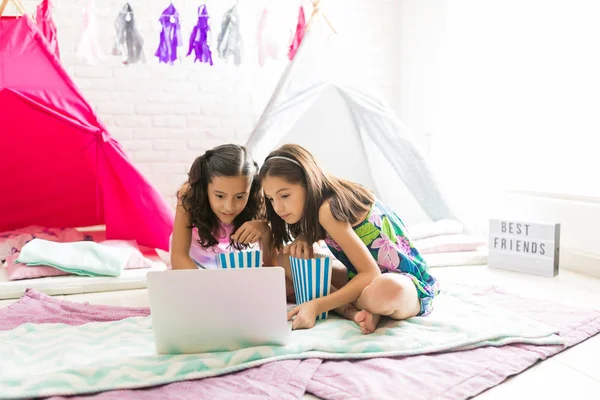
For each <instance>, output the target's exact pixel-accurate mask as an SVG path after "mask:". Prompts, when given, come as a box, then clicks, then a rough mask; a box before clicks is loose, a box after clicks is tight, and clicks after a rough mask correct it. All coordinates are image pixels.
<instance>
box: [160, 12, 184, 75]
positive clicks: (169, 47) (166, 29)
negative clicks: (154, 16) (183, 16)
mask: <svg viewBox="0 0 600 400" xmlns="http://www.w3.org/2000/svg"><path fill="white" fill-rule="evenodd" d="M158 21H159V22H160V24H161V25H162V31H161V32H160V43H159V44H158V49H157V50H156V53H154V55H155V56H156V57H158V59H159V61H160V62H164V63H170V64H173V61H175V60H177V47H179V46H181V44H182V42H183V41H182V40H181V28H180V26H179V13H178V12H177V10H176V9H175V6H174V5H173V4H170V5H169V7H167V8H165V10H164V11H163V12H162V15H161V16H160V18H159V19H158Z"/></svg>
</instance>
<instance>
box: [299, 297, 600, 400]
mask: <svg viewBox="0 0 600 400" xmlns="http://www.w3.org/2000/svg"><path fill="white" fill-rule="evenodd" d="M475 294H476V295H478V296H482V297H485V298H486V300H489V301H493V302H495V303H496V304H498V305H500V306H504V307H507V308H510V309H513V310H516V311H518V312H520V313H521V314H522V315H525V316H527V317H530V318H533V319H535V320H538V321H540V322H544V323H546V324H549V325H552V326H554V327H557V328H560V335H561V336H563V337H565V339H566V340H567V346H566V347H562V346H534V345H526V344H512V345H507V346H502V347H482V348H478V349H473V350H468V351H461V352H454V353H441V354H429V355H422V356H416V357H398V358H375V359H369V360H362V361H325V362H323V364H322V365H321V366H320V367H319V369H318V370H317V372H316V373H315V375H314V376H313V378H312V380H311V382H310V385H309V386H308V388H307V391H308V392H310V393H312V394H314V395H315V396H317V397H320V398H322V399H329V400H334V399H340V400H341V399H343V400H346V399H349V398H354V399H397V398H399V397H398V396H399V395H398V394H399V393H401V396H400V397H401V398H402V399H410V400H413V399H414V400H416V399H440V400H451V399H466V398H470V397H472V396H475V395H477V394H479V393H481V392H483V391H484V390H487V389H489V388H491V387H494V386H496V385H498V384H500V383H501V382H503V381H504V380H505V379H506V378H508V377H509V376H511V375H515V374H518V373H520V372H522V371H524V370H525V369H527V368H529V367H530V366H532V365H533V364H535V363H536V362H537V361H538V360H545V359H546V358H548V357H550V356H552V355H554V354H556V353H559V352H561V351H562V350H564V349H565V348H567V347H571V346H574V345H575V344H577V343H579V342H581V341H583V340H585V339H587V338H589V337H591V336H594V335H596V334H597V333H598V332H600V311H594V310H584V309H576V308H572V307H569V306H564V305H560V304H555V303H551V302H548V301H543V300H534V299H528V298H523V297H517V296H513V295H509V294H506V293H504V292H503V291H501V290H499V289H497V288H487V289H480V290H477V292H476V293H475Z"/></svg>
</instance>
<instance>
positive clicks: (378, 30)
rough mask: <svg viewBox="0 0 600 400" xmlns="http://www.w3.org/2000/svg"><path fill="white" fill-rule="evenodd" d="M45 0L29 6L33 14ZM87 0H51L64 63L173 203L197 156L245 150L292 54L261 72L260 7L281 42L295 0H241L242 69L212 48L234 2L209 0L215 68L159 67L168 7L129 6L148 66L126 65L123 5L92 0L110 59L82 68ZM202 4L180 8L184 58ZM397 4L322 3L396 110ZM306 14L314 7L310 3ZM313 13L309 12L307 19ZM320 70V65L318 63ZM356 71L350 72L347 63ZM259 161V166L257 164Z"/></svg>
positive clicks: (147, 1) (138, 0)
mask: <svg viewBox="0 0 600 400" xmlns="http://www.w3.org/2000/svg"><path fill="white" fill-rule="evenodd" d="M38 3H39V1H37V0H36V1H34V0H23V4H24V5H25V8H26V9H27V11H28V12H29V13H32V14H33V13H34V12H35V7H36V5H37V4H38ZM85 3H87V1H86V0H81V1H74V0H60V1H56V0H55V1H54V20H55V22H56V25H57V29H58V39H59V45H60V51H61V61H62V63H63V65H64V67H65V69H66V70H67V72H69V73H70V75H71V77H72V78H73V79H74V81H75V82H76V84H77V85H78V86H79V88H80V89H81V91H82V92H83V94H84V96H85V97H86V98H87V100H88V101H89V102H90V104H91V105H92V106H93V107H94V109H95V110H96V111H97V113H98V115H99V117H100V119H101V120H102V121H103V122H104V124H105V125H107V127H108V129H109V131H110V133H111V134H112V135H113V136H115V137H116V138H117V140H119V141H120V143H121V144H122V145H123V147H124V149H125V151H126V152H127V153H128V155H129V156H130V157H131V159H132V160H133V163H134V164H135V165H136V166H137V167H138V168H139V169H140V170H141V171H142V173H144V174H145V175H146V176H147V177H148V178H149V179H150V181H151V182H153V184H155V185H156V187H157V188H158V189H159V190H160V191H161V193H162V194H163V195H164V196H165V197H166V198H167V199H168V200H169V202H170V203H171V204H174V194H175V192H176V190H177V188H178V187H179V186H180V185H181V183H182V182H183V181H184V180H185V177H186V172H187V170H188V168H189V166H190V164H191V162H192V161H193V159H194V158H195V157H196V156H198V155H199V154H201V153H203V152H204V151H205V150H207V149H208V148H211V147H213V146H215V145H217V144H220V143H224V142H235V143H244V142H245V141H246V139H247V137H248V135H249V134H250V132H251V131H252V128H253V127H254V124H255V123H256V121H257V119H258V117H259V116H260V113H261V111H262V109H263V108H264V106H265V105H266V102H267V101H268V99H269V96H270V94H271V92H272V90H273V89H274V87H275V85H276V83H277V80H278V79H279V77H280V75H281V73H282V72H283V69H284V68H285V66H286V63H287V49H286V48H283V46H282V49H281V54H282V57H281V58H280V60H279V61H273V60H269V62H268V63H267V64H266V65H265V66H264V67H263V68H261V67H260V66H259V65H258V57H257V48H256V39H255V38H256V28H257V23H258V19H259V17H260V13H261V11H262V7H263V6H267V7H268V9H269V10H270V12H271V16H273V17H274V18H273V19H277V20H278V21H279V22H280V23H281V24H282V26H283V28H282V29H281V37H282V40H283V42H284V44H287V42H288V38H289V37H290V35H291V34H292V32H293V30H294V29H295V22H296V18H297V12H298V6H299V4H300V2H299V1H295V0H294V1H292V0H270V1H269V0H262V1H261V0H241V1H240V2H239V6H238V7H239V14H240V21H241V27H242V35H243V37H244V42H245V51H244V60H243V63H242V65H240V66H237V67H236V66H234V65H232V64H231V63H229V64H225V63H224V62H223V61H222V60H219V59H218V57H217V55H216V51H215V47H216V39H217V35H218V33H219V31H220V22H221V18H222V16H223V13H224V12H225V11H226V10H227V9H228V8H229V7H231V6H232V5H233V4H234V0H230V1H225V0H219V1H216V0H215V1H210V0H209V1H207V2H206V4H207V7H208V11H209V14H210V16H211V27H212V30H213V33H212V42H211V45H212V46H213V47H212V50H213V60H214V63H215V65H214V66H212V67H210V66H208V65H204V64H193V63H192V60H193V59H192V58H191V57H190V58H186V59H183V60H182V61H179V62H177V63H176V65H174V66H171V65H165V64H159V63H158V60H157V58H156V57H155V56H154V52H155V50H156V47H157V46H158V39H159V33H160V25H159V23H158V18H159V16H160V13H161V11H162V10H163V9H164V8H165V7H167V6H168V4H169V2H168V1H166V0H161V1H158V0H132V1H130V4H131V6H132V7H133V9H134V12H135V16H136V20H137V22H138V28H139V30H140V32H141V34H142V36H143V38H144V40H145V45H144V51H145V55H146V59H147V63H146V64H138V65H130V66H125V65H123V64H122V63H121V62H120V60H119V59H118V58H116V57H112V56H110V55H108V54H109V52H110V49H111V47H112V41H113V38H114V33H115V30H114V25H113V24H114V19H115V17H116V16H117V14H118V12H119V10H120V9H121V7H122V6H123V4H124V3H125V2H124V1H122V0H119V1H116V0H96V8H97V14H96V20H97V23H98V29H99V32H100V40H101V44H102V46H103V49H104V50H105V53H106V54H107V58H106V60H105V61H104V62H102V63H100V64H99V65H95V66H91V65H86V64H85V63H84V62H83V61H82V60H80V59H79V58H78V57H77V54H76V49H77V45H78V43H79V40H80V37H81V31H82V21H83V19H82V12H83V5H84V4H85ZM201 3H202V2H201V1H190V0H184V1H181V0H179V1H177V0H176V1H174V5H175V6H176V7H177V9H178V11H179V13H180V15H181V22H182V36H183V40H184V45H183V46H182V47H181V48H179V54H180V56H181V55H185V53H187V47H188V41H189V35H190V32H191V28H192V26H193V25H194V24H195V22H196V17H195V15H196V10H197V7H198V5H199V4H201ZM400 3H401V2H400V0H370V1H368V2H367V1H360V0H323V1H322V8H323V9H325V10H329V12H328V16H329V17H330V19H331V21H332V22H333V24H334V25H335V27H336V29H338V31H340V33H341V34H344V35H348V36H349V37H351V40H352V41H354V42H355V43H356V54H357V57H360V58H367V59H368V60H369V65H370V68H368V70H366V71H365V70H362V71H360V74H361V75H363V76H364V75H368V76H369V77H371V78H372V80H373V81H374V82H375V84H376V85H377V86H378V87H379V91H381V92H383V94H384V97H386V98H387V100H388V101H389V102H390V103H391V104H392V105H393V106H395V105H396V104H397V99H398V87H397V86H398V82H399V77H398V76H397V75H398V70H399V65H400V63H399V57H398V55H397V54H398V51H397V47H398V42H399V38H398V33H399V29H398V22H399V20H400V18H399V15H398V13H399V10H400ZM304 4H305V7H306V11H307V13H309V12H310V10H311V9H310V2H309V1H304ZM307 16H308V15H307ZM315 67H318V66H315ZM349 67H351V66H349ZM259 161H260V160H259Z"/></svg>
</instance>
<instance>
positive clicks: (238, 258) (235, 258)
mask: <svg viewBox="0 0 600 400" xmlns="http://www.w3.org/2000/svg"><path fill="white" fill-rule="evenodd" d="M215 258H216V261H217V265H218V266H219V267H221V268H223V269H227V268H260V267H261V266H262V251H261V250H253V251H234V252H231V253H223V254H217V255H216V257H215Z"/></svg>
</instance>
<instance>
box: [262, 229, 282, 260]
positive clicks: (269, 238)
mask: <svg viewBox="0 0 600 400" xmlns="http://www.w3.org/2000/svg"><path fill="white" fill-rule="evenodd" d="M264 224H265V226H264V229H265V233H264V234H263V235H262V236H261V237H260V248H261V249H262V251H263V265H265V266H268V267H272V266H275V265H277V254H278V251H277V249H276V248H275V245H274V243H273V235H272V234H271V227H270V226H269V224H268V223H267V222H266V221H265V222H264Z"/></svg>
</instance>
